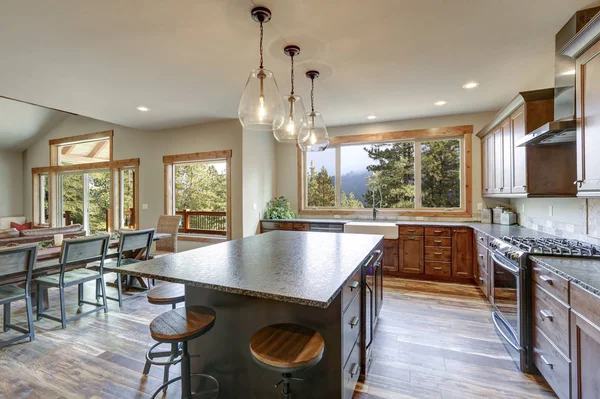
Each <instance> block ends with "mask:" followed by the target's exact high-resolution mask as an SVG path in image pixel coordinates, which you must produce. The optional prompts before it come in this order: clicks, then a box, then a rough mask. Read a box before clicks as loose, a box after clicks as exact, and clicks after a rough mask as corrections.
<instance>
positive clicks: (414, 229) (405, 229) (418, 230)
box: [398, 226, 424, 236]
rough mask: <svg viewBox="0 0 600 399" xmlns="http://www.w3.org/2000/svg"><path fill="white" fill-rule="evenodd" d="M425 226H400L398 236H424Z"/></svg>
mask: <svg viewBox="0 0 600 399" xmlns="http://www.w3.org/2000/svg"><path fill="white" fill-rule="evenodd" d="M423 231H424V229H423V226H398V234H400V235H401V236H422V235H423Z"/></svg>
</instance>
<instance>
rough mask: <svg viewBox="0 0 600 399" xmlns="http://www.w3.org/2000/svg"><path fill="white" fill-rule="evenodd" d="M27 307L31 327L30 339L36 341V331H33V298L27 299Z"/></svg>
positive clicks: (28, 322)
mask: <svg viewBox="0 0 600 399" xmlns="http://www.w3.org/2000/svg"><path fill="white" fill-rule="evenodd" d="M25 307H26V308H27V324H28V326H29V339H30V340H31V341H33V340H35V331H34V329H33V306H31V297H29V296H28V297H27V298H25Z"/></svg>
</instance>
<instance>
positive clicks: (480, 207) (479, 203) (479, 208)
mask: <svg viewBox="0 0 600 399" xmlns="http://www.w3.org/2000/svg"><path fill="white" fill-rule="evenodd" d="M482 209H483V204H482V203H481V202H478V203H477V210H478V211H480V210H482Z"/></svg>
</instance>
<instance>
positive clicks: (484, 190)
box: [481, 136, 490, 195]
mask: <svg viewBox="0 0 600 399" xmlns="http://www.w3.org/2000/svg"><path fill="white" fill-rule="evenodd" d="M488 137H489V136H487V137H484V138H483V139H481V195H486V194H490V192H489V189H490V179H489V177H488V157H489V156H490V155H489V153H488V150H487V149H488Z"/></svg>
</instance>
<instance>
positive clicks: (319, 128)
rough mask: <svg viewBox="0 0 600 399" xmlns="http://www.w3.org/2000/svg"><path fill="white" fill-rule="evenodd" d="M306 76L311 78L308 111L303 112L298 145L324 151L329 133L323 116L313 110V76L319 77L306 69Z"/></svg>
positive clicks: (311, 149) (315, 150)
mask: <svg viewBox="0 0 600 399" xmlns="http://www.w3.org/2000/svg"><path fill="white" fill-rule="evenodd" d="M306 77H307V78H309V79H310V80H311V89H310V112H307V113H306V114H304V119H305V121H304V123H303V125H302V127H301V128H300V132H299V133H298V145H299V146H300V149H302V151H309V152H317V151H325V149H326V148H327V147H328V146H329V134H328V133H327V127H325V121H324V120H323V116H322V115H321V113H320V112H317V111H315V78H318V77H319V72H317V71H308V72H306Z"/></svg>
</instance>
